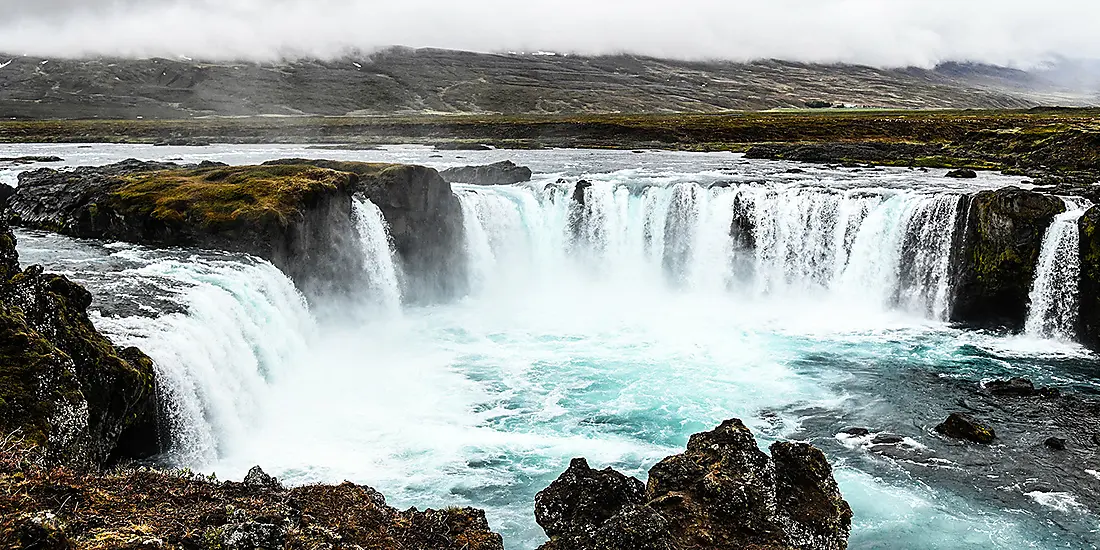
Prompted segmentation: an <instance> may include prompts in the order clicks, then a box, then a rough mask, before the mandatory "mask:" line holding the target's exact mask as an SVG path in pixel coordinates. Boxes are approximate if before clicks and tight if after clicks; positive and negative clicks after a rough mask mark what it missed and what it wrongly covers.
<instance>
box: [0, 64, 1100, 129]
mask: <svg viewBox="0 0 1100 550" xmlns="http://www.w3.org/2000/svg"><path fill="white" fill-rule="evenodd" d="M7 59H8V58H6V57H4V56H0V65H3V64H4V62H5V60H7ZM981 67H982V66H973V65H965V64H953V65H951V66H948V67H946V68H945V70H924V69H916V68H908V69H876V68H871V67H864V66H856V65H811V64H801V63H791V62H783V61H758V62H752V63H732V62H686V61H670V60H660V59H654V58H645V57H637V56H629V55H619V56H605V57H578V56H564V55H527V54H478V53H470V52H457V51H448V50H431V49H425V50H409V49H400V48H395V49H390V50H386V51H383V52H378V53H375V54H371V55H356V56H348V57H345V58H342V59H338V60H332V61H321V60H297V61H287V62H281V63H270V64H256V63H247V62H217V63H214V62H198V61H190V60H185V59H180V60H167V59H145V60H124V59H93V60H73V59H43V58H31V57H12V58H10V63H9V64H7V65H6V66H3V67H2V68H0V117H3V118H92V117H99V118H132V117H136V116H144V117H150V118H180V117H189V116H201V115H230V116H233V115H301V114H319V115H347V114H393V113H503V114H521V113H547V114H554V113H600V112H632V113H656V112H715V111H725V110H742V109H744V110H753V109H771V108H783V107H795V108H802V107H805V106H806V103H807V102H808V101H820V102H826V103H829V104H846V105H859V106H871V107H890V108H948V107H952V108H1016V107H1030V106H1034V105H1036V104H1040V103H1045V102H1048V100H1049V99H1050V98H1051V97H1052V96H1051V95H1050V94H1049V93H1045V92H1049V91H1050V89H1051V88H1050V87H1051V86H1052V85H1050V84H1048V83H1047V82H1046V81H1045V80H1043V79H1041V78H1039V77H1037V76H1034V75H1031V74H1030V73H1023V72H1020V71H1015V72H1014V71H1011V70H1007V69H1004V70H1003V71H1001V72H991V71H990V70H982V69H981ZM996 69H998V70H1000V69H999V68H996ZM1041 92H1042V93H1041ZM1055 97H1056V99H1058V102H1059V103H1062V104H1070V103H1086V102H1087V101H1083V100H1075V99H1074V98H1073V97H1069V96H1062V95H1058V96H1055Z"/></svg>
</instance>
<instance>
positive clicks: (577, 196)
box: [573, 180, 592, 206]
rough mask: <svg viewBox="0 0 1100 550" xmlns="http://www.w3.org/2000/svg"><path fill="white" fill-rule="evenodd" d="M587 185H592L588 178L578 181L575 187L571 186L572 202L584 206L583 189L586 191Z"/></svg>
mask: <svg viewBox="0 0 1100 550" xmlns="http://www.w3.org/2000/svg"><path fill="white" fill-rule="evenodd" d="M589 187H592V182H590V181H588V180H580V181H578V182H577V185H576V187H574V188H573V202H575V203H577V204H579V205H581V206H584V201H585V191H587V190H588V188H589Z"/></svg>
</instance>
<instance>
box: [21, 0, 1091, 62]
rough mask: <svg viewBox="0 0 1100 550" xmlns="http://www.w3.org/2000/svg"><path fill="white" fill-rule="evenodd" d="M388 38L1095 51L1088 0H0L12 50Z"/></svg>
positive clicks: (723, 54)
mask: <svg viewBox="0 0 1100 550" xmlns="http://www.w3.org/2000/svg"><path fill="white" fill-rule="evenodd" d="M389 45H404V46H412V47H441V48H453V49H464V50H475V51H537V50H550V51H559V52H575V53H585V54H599V53H619V52H631V53H639V54H646V55H655V56H667V57H679V58H692V59H732V60H747V59H759V58H780V59H789V60H798V61H818V62H835V61H839V62H855V63H865V64H871V65H877V66H908V65H917V66H925V67H928V66H932V65H935V64H936V63H938V62H940V61H945V60H960V61H983V62H989V63H996V64H1004V65H1014V66H1022V67H1028V66H1032V65H1034V64H1036V63H1041V62H1043V61H1045V60H1048V59H1051V58H1053V57H1058V56H1064V57H1070V58H1089V59H1097V58H1100V0H1045V1H1043V2H1037V1H1034V0H1026V1H1021V0H753V1H741V0H677V1H669V0H552V1H542V0H529V1H523V0H449V1H441V0H0V51H2V52H10V53H16V54H29V55H39V56H90V55H122V56H139V57H148V56H163V57H174V56H189V57H194V58H216V59H253V60H267V59H272V58H278V57H293V56H319V57H332V56H336V55H339V54H341V53H343V52H345V51H347V50H348V49H349V48H358V49H361V50H372V49H376V48H379V47H384V46H389ZM0 61H2V60H0Z"/></svg>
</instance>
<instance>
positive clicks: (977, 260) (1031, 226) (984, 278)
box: [951, 187, 1066, 330]
mask: <svg viewBox="0 0 1100 550" xmlns="http://www.w3.org/2000/svg"><path fill="white" fill-rule="evenodd" d="M1065 208H1066V207H1065V204H1064V203H1063V202H1062V200H1061V199H1059V198H1057V197H1052V196H1049V195H1044V194H1040V193H1035V192H1032V191H1025V190H1023V189H1019V188H1016V187H1006V188H1004V189H998V190H996V191H981V192H979V193H976V194H974V195H973V196H972V197H970V200H969V207H968V214H967V217H966V220H965V229H964V231H963V233H962V242H961V246H960V247H959V250H958V255H957V257H956V258H954V259H953V260H952V263H953V265H954V266H955V272H954V281H955V285H954V288H955V300H954V303H953V306H952V312H951V319H952V320H953V321H956V322H961V323H965V324H967V325H971V326H977V327H986V328H1007V329H1009V330H1020V329H1022V328H1023V326H1024V321H1025V320H1026V318H1027V310H1028V305H1029V303H1030V299H1029V297H1028V296H1029V293H1030V292H1031V285H1032V282H1033V280H1034V278H1035V267H1036V265H1037V264H1038V260H1039V253H1040V251H1041V250H1042V246H1043V237H1044V235H1045V233H1046V230H1047V228H1048V227H1050V224H1051V223H1052V222H1053V221H1054V218H1055V216H1057V215H1058V214H1060V213H1062V212H1064V211H1065Z"/></svg>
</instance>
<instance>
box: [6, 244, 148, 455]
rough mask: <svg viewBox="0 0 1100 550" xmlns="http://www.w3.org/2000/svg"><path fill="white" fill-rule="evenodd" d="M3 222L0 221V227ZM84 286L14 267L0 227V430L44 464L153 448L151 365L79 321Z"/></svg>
mask: <svg viewBox="0 0 1100 550" xmlns="http://www.w3.org/2000/svg"><path fill="white" fill-rule="evenodd" d="M0 224H2V222H0ZM91 301H92V297H91V294H89V293H88V291H87V290H85V289H84V288H83V287H81V286H79V285H77V284H75V283H73V282H71V281H69V280H68V279H66V278H65V277H63V276H60V275H51V274H45V273H43V272H42V269H41V268H40V267H36V266H32V267H29V268H27V269H26V270H25V271H20V270H19V265H18V256H17V254H16V251H15V238H14V236H13V235H12V233H11V231H10V230H9V229H8V227H7V225H6V224H2V229H0V355H2V357H0V432H2V433H3V434H5V435H7V434H15V435H17V436H18V437H19V438H21V439H22V440H24V441H26V442H27V443H28V444H33V445H35V446H37V448H38V449H40V450H41V451H42V453H43V454H44V455H45V456H46V458H47V459H49V460H51V461H55V460H56V461H65V462H70V463H79V464H88V465H99V464H104V463H108V462H112V461H114V460H116V459H120V458H143V457H148V456H151V455H153V454H155V453H156V452H158V451H159V447H158V437H157V436H158V433H157V413H158V411H157V394H156V389H155V384H154V380H153V376H154V373H153V362H152V360H150V359H149V357H147V356H146V355H145V354H144V353H142V352H141V351H140V350H138V349H136V348H119V347H116V346H115V345H114V344H112V343H111V342H110V341H109V340H108V339H107V338H105V337H104V336H103V335H101V334H99V333H98V332H97V331H96V330H95V327H93V326H92V323H91V320H89V318H88V315H87V309H88V306H89V305H90V304H91Z"/></svg>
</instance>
